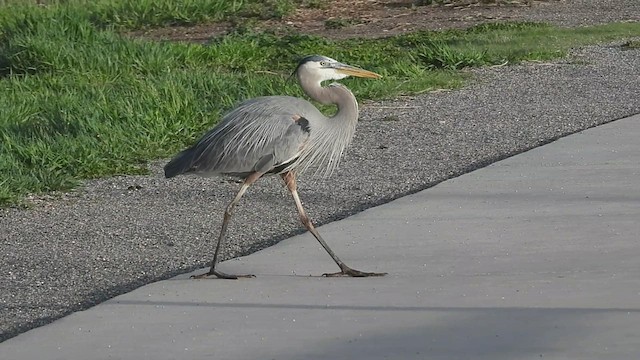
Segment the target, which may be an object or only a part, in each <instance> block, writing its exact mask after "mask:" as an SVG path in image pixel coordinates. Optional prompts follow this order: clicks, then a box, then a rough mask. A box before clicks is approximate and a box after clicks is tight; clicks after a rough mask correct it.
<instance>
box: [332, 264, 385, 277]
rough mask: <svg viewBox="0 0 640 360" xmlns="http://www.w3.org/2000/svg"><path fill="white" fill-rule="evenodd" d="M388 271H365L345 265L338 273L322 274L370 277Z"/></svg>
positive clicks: (381, 274) (383, 274) (382, 274)
mask: <svg viewBox="0 0 640 360" xmlns="http://www.w3.org/2000/svg"><path fill="white" fill-rule="evenodd" d="M385 275H387V273H376V272H364V271H360V270H355V269H352V268H350V267H347V266H345V267H344V268H343V269H342V271H339V272H336V273H328V274H322V276H325V277H341V276H350V277H370V276H385Z"/></svg>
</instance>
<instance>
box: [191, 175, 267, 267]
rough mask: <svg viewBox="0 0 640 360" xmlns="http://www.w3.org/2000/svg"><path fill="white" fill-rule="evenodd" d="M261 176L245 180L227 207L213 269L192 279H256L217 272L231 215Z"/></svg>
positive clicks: (212, 263) (252, 176) (248, 177)
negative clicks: (214, 277)
mask: <svg viewBox="0 0 640 360" xmlns="http://www.w3.org/2000/svg"><path fill="white" fill-rule="evenodd" d="M260 176H262V173H257V172H256V173H253V174H251V175H249V176H247V178H246V179H244V182H243V183H242V186H241V187H240V190H239V191H238V194H237V195H236V197H235V198H233V200H231V202H230V203H229V205H228V206H227V208H226V210H225V212H224V218H223V220H222V228H221V229H220V235H219V236H218V243H217V244H216V251H215V253H214V254H213V260H212V261H211V269H210V270H209V272H208V273H205V274H201V275H194V276H192V278H194V279H202V278H206V277H208V276H211V275H213V276H216V277H218V278H221V279H237V278H239V277H242V278H248V277H254V275H230V274H225V273H223V272H221V271H218V270H216V265H217V264H218V255H219V254H220V248H221V247H222V244H223V243H224V240H225V239H226V236H227V227H228V225H229V221H230V220H231V214H232V213H233V208H234V207H235V206H236V204H237V203H238V202H239V201H240V199H241V198H242V195H244V193H245V192H246V191H247V189H248V188H249V186H251V184H253V183H254V182H256V181H257V180H258V179H259V178H260Z"/></svg>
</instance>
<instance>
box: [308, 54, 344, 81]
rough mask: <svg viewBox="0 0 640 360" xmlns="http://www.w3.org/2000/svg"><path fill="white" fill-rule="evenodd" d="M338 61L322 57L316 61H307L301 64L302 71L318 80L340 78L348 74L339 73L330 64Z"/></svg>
mask: <svg viewBox="0 0 640 360" xmlns="http://www.w3.org/2000/svg"><path fill="white" fill-rule="evenodd" d="M335 63H338V61H337V60H334V59H331V58H327V57H325V58H323V59H322V60H318V61H309V62H307V63H306V64H304V65H302V67H303V71H304V72H305V73H306V74H307V75H308V76H310V77H314V78H316V79H317V80H318V81H319V82H323V81H327V80H340V79H344V78H346V77H348V76H349V75H346V74H343V73H340V72H338V71H336V69H335V68H333V67H332V64H335Z"/></svg>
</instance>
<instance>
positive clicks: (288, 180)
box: [281, 171, 387, 277]
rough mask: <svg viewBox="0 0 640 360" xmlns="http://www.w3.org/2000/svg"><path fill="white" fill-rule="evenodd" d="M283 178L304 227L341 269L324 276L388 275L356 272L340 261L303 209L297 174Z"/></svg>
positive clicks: (291, 173)
mask: <svg viewBox="0 0 640 360" xmlns="http://www.w3.org/2000/svg"><path fill="white" fill-rule="evenodd" d="M281 176H282V180H284V182H285V184H287V188H288V189H289V191H290V192H291V195H292V196H293V200H294V201H295V203H296V209H298V214H299V215H300V220H301V221H302V223H303V224H304V226H305V227H306V228H307V230H309V232H310V233H311V234H313V236H314V237H315V238H316V239H317V240H318V242H320V245H322V247H323V248H324V249H325V250H326V251H327V253H329V255H330V256H331V258H332V259H333V261H335V262H336V264H338V266H339V267H340V272H337V273H331V274H323V276H327V277H333V276H353V277H367V276H384V275H386V274H387V273H373V272H363V271H359V270H355V269H352V268H350V267H349V266H347V264H345V263H344V262H342V260H340V258H339V257H338V255H336V254H335V253H334V252H333V250H331V248H330V247H329V245H328V244H327V243H326V242H325V241H324V239H323V238H322V236H320V233H318V230H316V228H315V226H313V223H312V222H311V219H310V218H309V216H308V215H307V213H306V211H304V208H303V207H302V202H301V201H300V197H299V196H298V190H297V184H296V175H295V173H293V172H290V171H289V172H286V173H283V174H282V175H281Z"/></svg>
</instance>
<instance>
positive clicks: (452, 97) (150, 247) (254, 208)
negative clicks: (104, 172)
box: [0, 1, 640, 341]
mask: <svg viewBox="0 0 640 360" xmlns="http://www.w3.org/2000/svg"><path fill="white" fill-rule="evenodd" d="M605 3H607V2H605ZM631 3H634V4H635V1H631ZM474 73H476V79H477V80H476V81H475V82H474V84H472V85H471V86H469V87H467V88H465V89H462V90H458V91H451V92H439V93H432V94H428V95H425V96H420V97H416V98H403V99H397V100H394V101H384V102H379V103H371V104H364V105H363V109H362V113H361V119H360V123H359V125H358V131H357V134H356V138H355V141H354V144H353V146H352V147H351V148H350V149H349V151H348V153H347V154H346V156H345V158H344V161H343V163H342V165H341V167H340V168H339V170H338V172H337V173H336V174H334V175H333V176H332V177H331V178H329V179H315V180H314V179H304V178H303V179H302V181H301V183H300V195H301V197H302V199H303V201H304V202H305V204H306V207H307V210H308V212H309V214H310V215H311V216H312V218H314V219H315V220H316V222H317V223H319V224H322V223H327V222H330V221H333V220H336V219H340V218H344V217H345V216H348V215H350V214H353V213H356V212H358V211H361V210H363V209H365V208H368V207H371V206H374V205H377V204H381V203H384V202H387V201H389V200H391V199H394V198H397V197H400V196H403V195H406V194H408V193H413V192H416V191H419V190H422V189H425V188H428V187H430V186H433V185H434V184H436V183H438V182H440V181H443V180H446V179H449V178H451V177H454V176H457V175H460V174H462V173H466V172H468V171H471V170H474V169H476V168H479V167H482V166H485V165H487V164H489V163H491V162H494V161H497V160H499V159H502V158H505V157H508V156H511V155H513V154H516V153H519V152H522V151H525V150H527V149H530V148H532V147H535V146H538V145H541V144H544V143H547V142H549V141H553V140H554V139H557V138H559V137H561V136H565V135H567V134H571V133H574V132H576V131H580V130H583V129H586V128H589V127H592V126H596V125H599V124H602V123H606V122H609V121H612V120H615V119H619V118H621V117H626V116H629V115H632V114H637V113H640V101H638V99H639V98H640V76H639V75H638V74H640V50H628V51H624V50H621V48H620V46H619V44H617V45H616V44H612V45H610V46H598V47H589V48H585V49H580V50H577V51H575V52H574V53H573V54H572V56H571V57H570V58H569V59H566V60H563V61H559V62H553V63H547V64H525V65H521V66H509V67H500V68H488V69H482V70H479V71H474ZM161 166H162V163H161V162H158V163H156V164H154V165H153V166H152V171H153V173H152V175H150V176H123V177H116V178H109V179H103V180H97V181H91V182H88V183H86V185H85V187H83V188H82V189H79V190H77V191H75V192H73V193H70V194H66V195H64V196H63V197H62V198H60V199H56V200H51V199H50V200H43V201H40V202H39V204H38V205H37V206H35V207H34V208H33V209H30V210H18V209H4V210H1V211H0V224H1V229H2V231H1V232H0V253H1V254H2V257H1V258H0V269H1V273H0V319H1V320H0V321H1V322H0V333H1V334H0V341H2V340H6V339H8V338H10V337H12V336H15V335H17V334H18V333H20V332H24V331H26V330H28V329H30V328H33V327H36V326H40V325H43V324H46V323H48V322H51V321H53V320H54V319H56V318H59V317H61V316H64V315H66V314H69V313H70V312H73V311H77V310H81V309H84V308H87V307H89V306H91V305H94V304H96V303H98V302H101V301H104V300H106V299H108V298H110V297H113V296H115V295H117V294H121V293H123V292H126V291H129V290H131V289H133V288H135V287H138V286H141V285H143V284H146V283H148V282H151V281H155V280H160V279H164V278H167V277H170V276H172V275H175V274H178V273H183V272H187V271H190V270H193V269H195V268H198V267H202V266H205V265H206V263H207V262H208V261H209V259H210V258H211V256H212V254H213V241H212V239H213V238H214V237H215V236H216V235H217V232H218V228H219V226H220V222H221V216H222V210H223V208H224V206H225V205H226V204H227V203H228V202H229V201H230V200H231V197H232V196H233V195H234V194H235V192H236V191H237V189H238V184H237V183H235V182H233V181H229V180H226V179H219V178H209V179H203V178H197V177H179V178H174V179H170V180H166V179H164V178H163V177H162V174H161ZM300 232H301V225H299V223H298V220H297V215H296V213H295V208H294V206H293V202H292V201H291V199H290V197H289V195H288V194H287V192H286V190H285V189H284V187H283V186H282V185H281V183H280V180H279V179H278V178H275V177H272V178H267V179H263V180H261V181H259V182H258V183H257V184H256V186H254V187H253V188H252V189H250V190H249V192H248V194H247V196H245V198H244V199H243V201H242V202H241V204H240V205H239V206H238V208H237V209H236V216H235V218H234V220H233V221H232V224H231V227H230V229H229V235H230V236H229V242H230V245H229V246H228V247H227V248H226V252H225V255H226V256H225V257H226V258H229V257H233V256H239V255H243V254H248V253H251V252H253V251H255V250H257V249H260V248H264V247H266V246H269V245H271V244H274V243H276V242H277V241H279V240H281V239H283V238H286V237H288V236H290V235H293V234H296V233H300ZM308 241H315V240H314V239H313V238H312V237H311V236H309V237H308ZM327 241H328V242H329V243H330V244H331V243H335V242H338V241H346V240H345V239H327ZM345 260H347V261H348V259H345ZM332 270H334V269H317V273H318V274H319V273H323V272H327V271H332Z"/></svg>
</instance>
